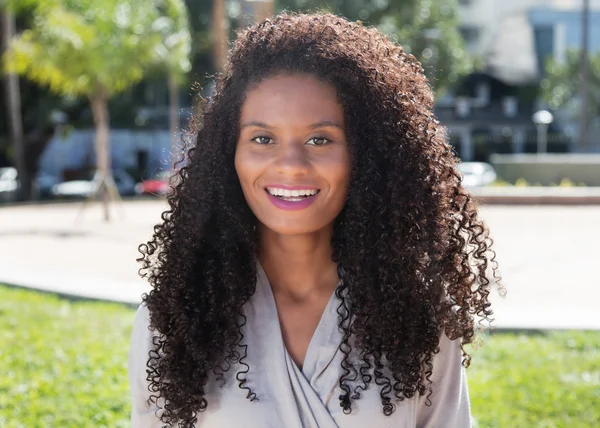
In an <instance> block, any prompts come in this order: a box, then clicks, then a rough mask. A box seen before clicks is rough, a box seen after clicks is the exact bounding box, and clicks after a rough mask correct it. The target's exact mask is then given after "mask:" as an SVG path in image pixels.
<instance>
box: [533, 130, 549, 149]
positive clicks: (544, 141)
mask: <svg viewBox="0 0 600 428" xmlns="http://www.w3.org/2000/svg"><path fill="white" fill-rule="evenodd" d="M536 126H537V152H538V153H546V152H547V151H548V149H547V147H548V125H547V124H545V123H539V124H537V125H536Z"/></svg>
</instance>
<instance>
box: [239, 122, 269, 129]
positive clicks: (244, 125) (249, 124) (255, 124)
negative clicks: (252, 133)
mask: <svg viewBox="0 0 600 428" xmlns="http://www.w3.org/2000/svg"><path fill="white" fill-rule="evenodd" d="M250 126H255V127H257V128H265V129H273V127H272V126H269V125H267V124H266V123H264V122H259V121H257V120H251V121H249V122H246V123H244V124H243V125H242V126H241V129H244V128H248V127H250Z"/></svg>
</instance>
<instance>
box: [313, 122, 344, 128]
mask: <svg viewBox="0 0 600 428" xmlns="http://www.w3.org/2000/svg"><path fill="white" fill-rule="evenodd" d="M327 126H333V127H335V128H340V129H341V130H344V127H343V126H342V125H340V124H339V123H337V122H334V121H331V120H323V121H321V122H317V123H313V124H312V125H310V126H309V128H313V129H314V128H325V127H327Z"/></svg>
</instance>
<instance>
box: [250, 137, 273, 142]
mask: <svg viewBox="0 0 600 428" xmlns="http://www.w3.org/2000/svg"><path fill="white" fill-rule="evenodd" d="M252 141H254V142H255V143H256V144H269V143H270V142H271V138H269V137H256V138H253V139H252Z"/></svg>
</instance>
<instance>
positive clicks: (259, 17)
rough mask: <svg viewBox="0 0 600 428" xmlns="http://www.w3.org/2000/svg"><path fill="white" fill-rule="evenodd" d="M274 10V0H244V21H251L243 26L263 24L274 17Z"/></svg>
mask: <svg viewBox="0 0 600 428" xmlns="http://www.w3.org/2000/svg"><path fill="white" fill-rule="evenodd" d="M274 10H275V5H274V4H273V0H242V11H243V12H244V13H243V19H244V20H248V19H249V21H250V22H244V23H243V25H246V24H248V23H249V24H255V23H257V22H262V21H264V20H265V19H267V18H269V17H271V16H273V12H274Z"/></svg>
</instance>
